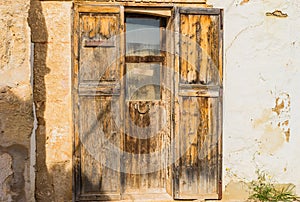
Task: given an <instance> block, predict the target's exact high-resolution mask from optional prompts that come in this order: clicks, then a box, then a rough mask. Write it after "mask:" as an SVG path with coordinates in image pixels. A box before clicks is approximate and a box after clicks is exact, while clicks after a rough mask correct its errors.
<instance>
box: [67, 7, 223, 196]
mask: <svg viewBox="0 0 300 202" xmlns="http://www.w3.org/2000/svg"><path fill="white" fill-rule="evenodd" d="M133 10H135V11H136V10H138V9H136V8H135V9H133ZM133 10H131V11H130V12H128V13H125V12H124V8H123V7H122V6H118V5H113V6H110V5H99V4H97V3H94V4H86V5H81V4H76V5H75V12H74V31H75V32H74V61H75V63H74V70H73V86H74V88H73V93H74V96H73V97H74V98H73V103H74V105H73V109H74V120H75V122H74V131H75V136H74V137H75V138H74V140H75V144H74V190H75V192H74V197H75V200H76V201H85V200H93V201H95V200H105V201H107V200H119V199H135V198H136V199H144V198H152V199H153V200H154V199H171V198H175V199H196V198H220V194H221V188H220V182H221V131H222V130H221V123H222V120H221V118H222V109H221V107H222V93H221V92H222V91H221V89H222V41H221V40H222V13H221V10H219V9H207V8H205V9H204V8H202V9H201V8H194V9H191V8H176V9H173V11H174V12H172V15H171V8H170V9H169V10H166V8H165V9H164V10H163V12H161V13H160V14H159V15H158V16H160V17H157V15H155V16H153V15H150V13H153V12H152V11H151V12H149V13H148V14H147V15H145V14H143V15H141V14H136V13H132V11H133ZM127 11H128V10H127ZM166 11H167V12H166ZM142 13H145V11H143V12H142ZM164 15H165V16H164Z"/></svg>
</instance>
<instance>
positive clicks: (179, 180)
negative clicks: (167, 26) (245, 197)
mask: <svg viewBox="0 0 300 202" xmlns="http://www.w3.org/2000/svg"><path fill="white" fill-rule="evenodd" d="M220 14H221V10H219V9H198V8H179V9H178V13H177V19H179V21H180V23H179V25H180V26H179V27H177V28H176V27H175V32H176V29H177V30H178V32H179V33H180V34H181V40H180V41H179V43H180V46H179V51H180V56H181V58H180V61H179V62H178V63H175V69H179V72H180V75H179V76H180V84H176V83H175V86H177V85H178V87H177V88H178V90H177V91H175V92H178V96H179V102H178V103H176V104H175V106H174V107H175V122H174V124H175V128H174V133H175V139H176V140H175V142H176V143H175V144H176V146H175V150H176V151H178V150H179V152H178V153H177V154H176V156H177V157H180V161H179V163H175V169H174V171H175V174H176V176H175V180H174V182H175V184H174V185H175V190H174V192H175V194H174V196H175V198H177V199H195V198H200V197H202V198H203V199H218V198H220V194H219V192H220V181H221V180H220V179H221V178H220V176H221V169H220V166H221V155H220V152H221V147H220V145H219V144H220V142H221V140H220V138H221V131H222V123H221V120H220V113H221V112H220V111H222V105H221V102H220V99H221V96H222V93H221V90H222V67H221V65H222V64H221V63H220V62H221V59H220V58H222V57H221V56H220V55H222V49H220V46H222V45H221V44H220V43H222V41H221V38H222V37H221V36H220V34H222V33H221V31H220V19H221V17H220ZM175 41H176V39H175ZM176 65H178V67H176ZM175 89H176V88H175ZM176 132H177V133H179V134H177V135H176ZM178 142H179V143H178Z"/></svg>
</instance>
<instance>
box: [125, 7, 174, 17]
mask: <svg viewBox="0 0 300 202" xmlns="http://www.w3.org/2000/svg"><path fill="white" fill-rule="evenodd" d="M125 12H127V13H134V14H146V15H153V16H159V17H169V16H171V9H169V8H155V7H154V8H153V7H143V8H141V7H126V8H125Z"/></svg>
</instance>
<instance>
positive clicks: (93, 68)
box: [73, 5, 124, 200]
mask: <svg viewBox="0 0 300 202" xmlns="http://www.w3.org/2000/svg"><path fill="white" fill-rule="evenodd" d="M75 8H76V10H75V12H76V13H75V17H76V19H75V21H74V27H75V29H76V32H75V37H74V41H75V43H74V49H75V50H78V54H77V52H75V59H76V60H75V68H74V73H73V76H74V84H73V85H74V102H75V103H74V107H75V109H76V110H75V119H76V125H75V131H78V132H77V133H75V148H74V150H75V157H74V158H75V159H76V164H77V165H76V170H75V176H76V178H75V183H76V194H75V196H76V198H75V199H76V200H112V199H115V200H118V199H120V193H121V187H120V172H118V169H120V161H121V156H120V152H116V151H115V150H114V149H112V147H114V148H121V146H122V144H121V140H122V136H121V130H120V128H118V127H117V125H116V123H115V121H114V116H113V111H112V108H111V107H112V99H113V96H114V99H116V101H118V97H119V96H121V92H120V88H121V86H120V85H121V83H119V82H116V81H119V80H120V79H119V78H120V76H121V74H123V73H124V70H123V69H124V65H123V61H124V59H123V58H122V56H120V55H122V54H123V53H124V49H122V47H120V42H121V41H122V40H123V39H122V37H115V36H116V35H119V34H121V33H122V32H123V28H124V26H123V22H124V18H123V17H124V15H123V14H122V13H120V12H121V11H123V10H122V8H121V7H120V6H112V7H105V6H101V5H98V6H77V5H75ZM95 41H96V42H97V41H114V42H115V45H114V46H107V45H105V46H97V47H96V46H95V44H89V43H87V42H95ZM123 41H124V40H123ZM85 45H87V46H85ZM96 45H97V44H96ZM117 106H118V105H117ZM114 110H115V111H121V110H122V109H116V106H114ZM112 159H114V160H113V161H112Z"/></svg>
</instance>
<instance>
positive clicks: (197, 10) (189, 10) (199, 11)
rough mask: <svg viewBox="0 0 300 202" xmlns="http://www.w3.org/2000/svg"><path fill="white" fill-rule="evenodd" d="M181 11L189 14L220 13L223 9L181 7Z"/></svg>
mask: <svg viewBox="0 0 300 202" xmlns="http://www.w3.org/2000/svg"><path fill="white" fill-rule="evenodd" d="M179 12H180V13H182V14H189V15H191V14H193V15H220V12H221V10H220V9H219V8H195V7H180V8H179Z"/></svg>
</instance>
